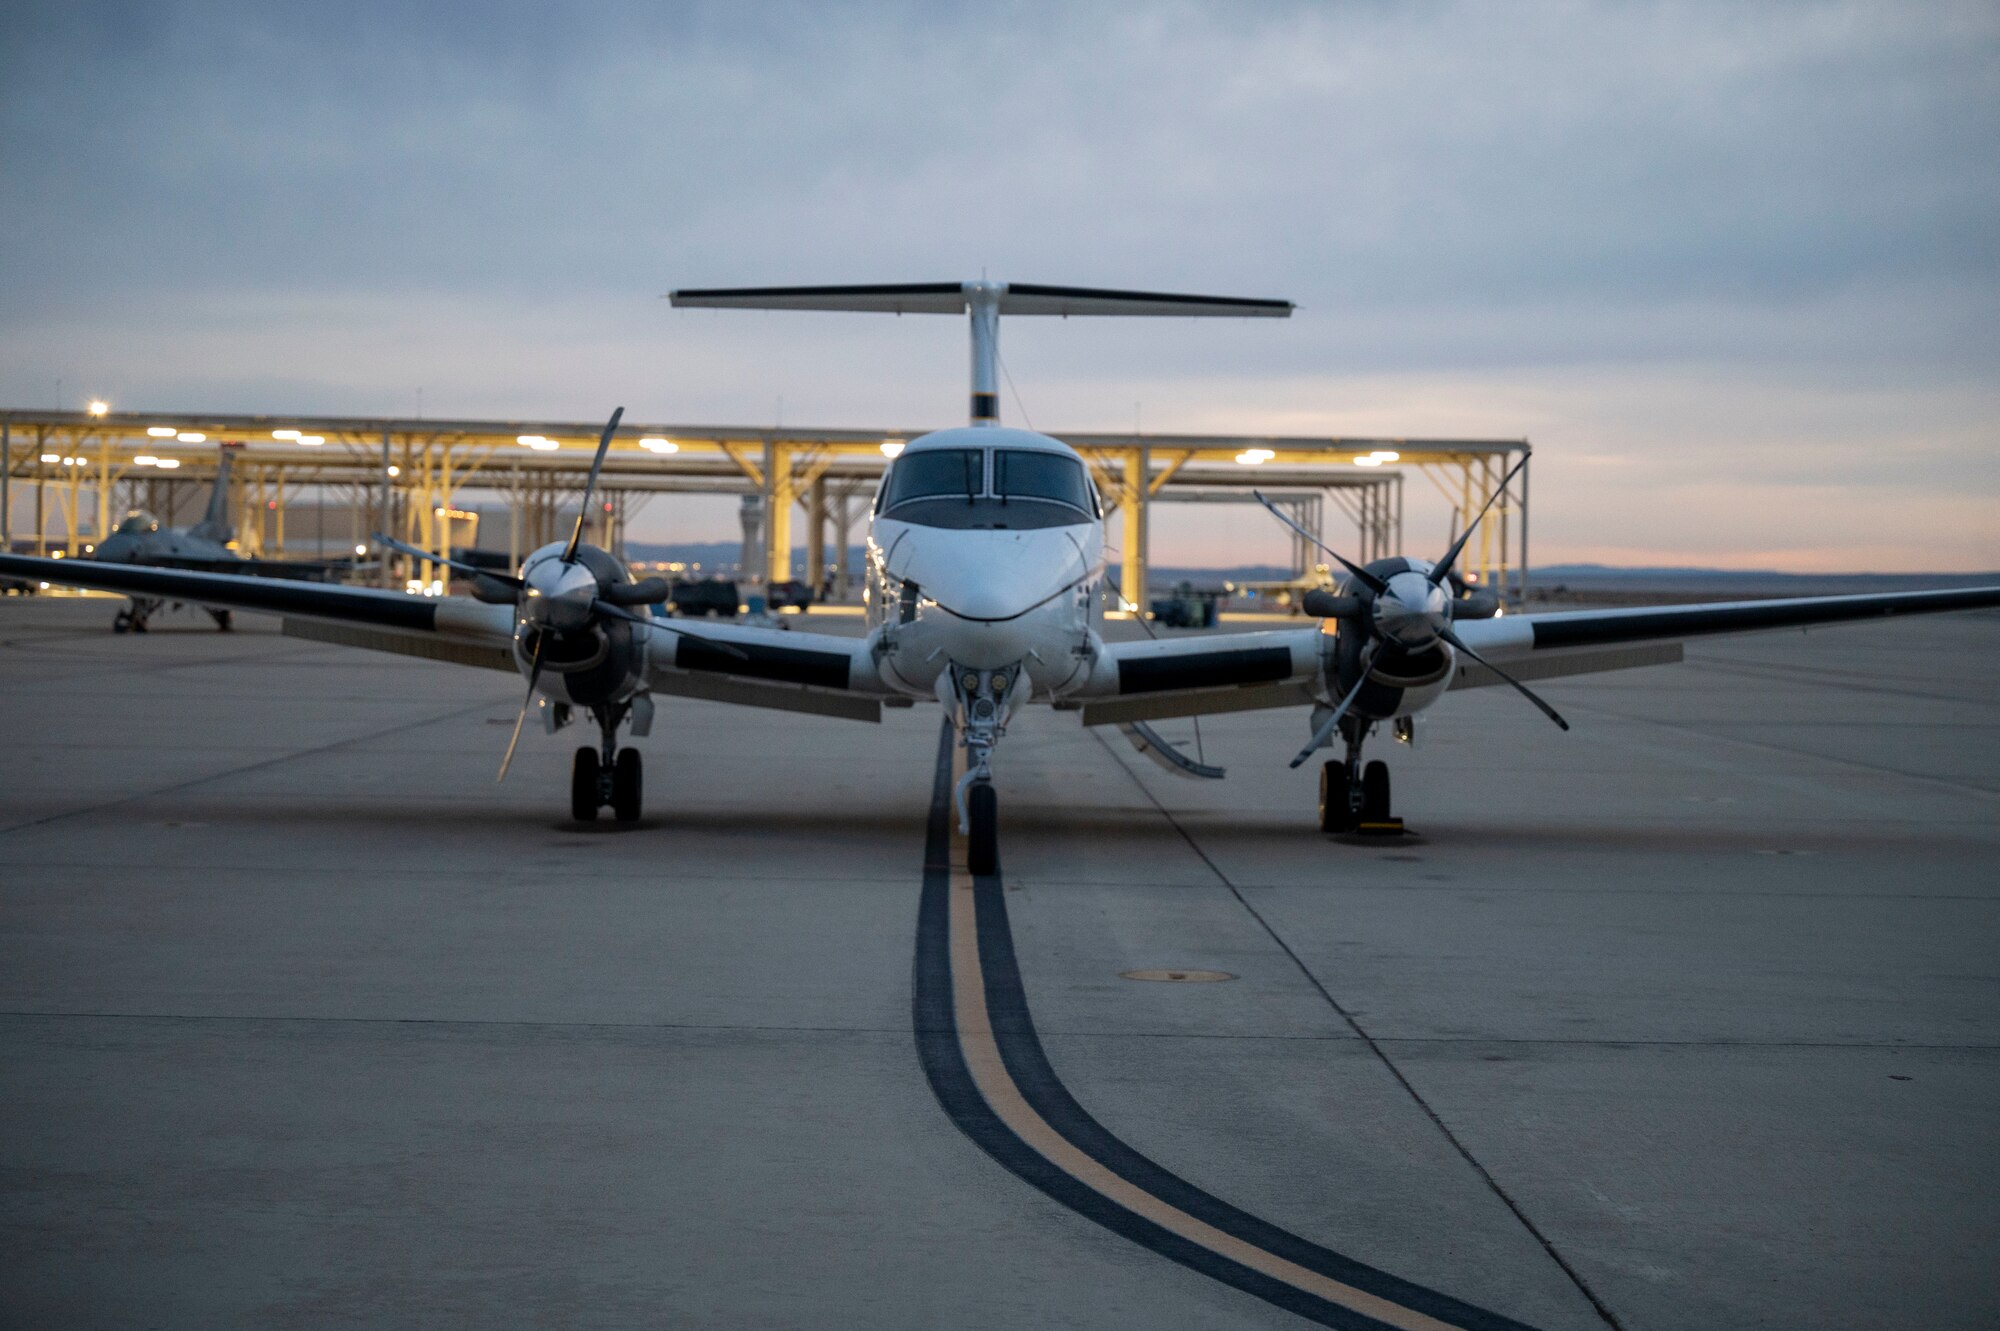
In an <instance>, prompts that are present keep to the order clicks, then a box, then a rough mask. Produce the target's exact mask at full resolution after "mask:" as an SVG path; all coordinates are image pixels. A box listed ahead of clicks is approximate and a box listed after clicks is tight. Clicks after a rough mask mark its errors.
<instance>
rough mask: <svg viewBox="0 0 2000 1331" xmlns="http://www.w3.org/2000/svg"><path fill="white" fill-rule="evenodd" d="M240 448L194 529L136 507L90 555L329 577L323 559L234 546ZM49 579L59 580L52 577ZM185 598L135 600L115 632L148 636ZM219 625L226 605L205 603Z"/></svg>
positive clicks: (223, 466) (223, 461)
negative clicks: (157, 619) (233, 498)
mask: <svg viewBox="0 0 2000 1331" xmlns="http://www.w3.org/2000/svg"><path fill="white" fill-rule="evenodd" d="M235 449H236V446H233V445H230V444H222V445H220V450H221V456H220V457H219V458H218V460H217V462H216V464H215V488H214V489H212V490H210V491H209V495H208V509H207V511H206V512H205V513H204V514H203V515H202V519H201V521H200V522H197V523H195V524H194V525H193V526H192V527H178V528H176V527H168V528H162V527H161V526H160V520H159V519H158V518H156V517H154V516H153V515H152V514H151V513H147V512H144V511H143V510H140V509H133V510H132V511H131V512H129V513H127V514H126V515H125V517H124V519H123V520H122V521H121V522H119V524H118V526H117V528H116V530H114V531H113V532H112V533H111V535H109V536H107V537H105V538H104V539H103V540H102V541H100V542H98V545H97V549H96V550H94V551H93V552H92V553H91V554H90V555H89V556H88V557H89V558H90V559H94V560H96V561H98V562H99V563H104V564H144V565H148V566H150V567H153V568H177V569H189V570H196V571H201V572H211V573H218V572H228V573H250V574H255V575H256V576H258V577H265V578H309V579H317V578H324V577H325V576H326V572H327V570H328V569H329V568H330V567H331V565H328V564H326V563H324V562H321V561H313V562H305V561H299V560H284V559H247V558H245V557H244V556H243V555H240V554H238V553H237V552H236V550H235V549H234V548H232V545H231V542H233V541H234V540H235V539H236V532H235V530H234V527H233V526H232V524H231V523H230V521H229V471H230V463H231V461H232V460H233V459H234V457H235ZM46 581H50V582H53V581H55V579H53V578H50V579H46ZM184 599H185V598H180V597H169V596H143V595H135V596H133V597H132V602H131V604H130V605H129V606H128V607H127V608H126V609H124V610H121V611H119V612H118V613H117V615H115V616H114V617H113V618H112V620H111V630H112V632H114V633H144V632H146V630H147V628H148V627H149V625H150V622H151V620H152V617H153V615H154V614H156V613H157V612H158V611H159V610H160V609H161V607H163V606H171V607H172V608H175V609H178V608H179V607H180V605H181V604H182V603H183V600H184ZM202 608H203V609H204V610H206V611H207V612H208V614H209V616H210V617H211V618H213V619H214V620H215V626H216V627H217V628H218V629H221V630H222V631H223V632H225V633H226V632H228V631H229V628H230V624H231V620H230V612H229V611H228V610H227V609H225V608H223V607H220V606H211V605H203V607H202Z"/></svg>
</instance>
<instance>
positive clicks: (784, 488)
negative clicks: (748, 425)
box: [764, 439, 798, 593]
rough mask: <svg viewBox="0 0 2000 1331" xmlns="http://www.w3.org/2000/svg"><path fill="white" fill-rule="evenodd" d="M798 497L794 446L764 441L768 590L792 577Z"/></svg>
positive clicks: (766, 585)
mask: <svg viewBox="0 0 2000 1331" xmlns="http://www.w3.org/2000/svg"><path fill="white" fill-rule="evenodd" d="M797 499H798V490H797V487H796V486H795V485H794V484H793V482H792V449H791V446H790V445H789V444H781V443H779V442H778V441H777V440H775V439H767V440H765V441H764V589H765V591H766V592H767V593H768V592H769V590H770V589H771V587H772V586H773V585H774V584H776V583H780V582H788V581H790V580H791V576H792V504H793V503H794V502H795V501H796V500H797Z"/></svg>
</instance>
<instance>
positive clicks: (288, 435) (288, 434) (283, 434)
mask: <svg viewBox="0 0 2000 1331" xmlns="http://www.w3.org/2000/svg"><path fill="white" fill-rule="evenodd" d="M271 437H272V438H273V439H296V438H298V437H299V432H298V431H297V430H273V431H271Z"/></svg>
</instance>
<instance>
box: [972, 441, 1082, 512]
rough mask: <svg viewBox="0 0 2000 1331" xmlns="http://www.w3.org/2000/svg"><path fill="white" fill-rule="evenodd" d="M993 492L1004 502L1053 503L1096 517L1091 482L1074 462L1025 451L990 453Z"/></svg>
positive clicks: (1022, 449)
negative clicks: (1022, 500)
mask: <svg viewBox="0 0 2000 1331" xmlns="http://www.w3.org/2000/svg"><path fill="white" fill-rule="evenodd" d="M993 492H994V493H995V494H997V495H999V496H1000V497H1001V498H1003V499H1053V500H1055V501H1056V502H1057V503H1059V504H1069V505H1071V506H1072V507H1075V508H1080V509H1082V510H1083V511H1084V512H1086V513H1095V512H1096V511H1097V508H1096V505H1095V504H1093V503H1092V502H1091V495H1090V482H1089V481H1088V480H1087V479H1085V477H1084V474H1083V467H1082V465H1081V464H1079V463H1078V462H1077V460H1076V459H1075V458H1072V457H1064V456H1063V455H1062V454H1061V453H1042V452H1037V451H1035V450H1032V449H1026V448H1001V449H996V450H994V453H993Z"/></svg>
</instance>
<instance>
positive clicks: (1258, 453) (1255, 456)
mask: <svg viewBox="0 0 2000 1331" xmlns="http://www.w3.org/2000/svg"><path fill="white" fill-rule="evenodd" d="M1276 456H1278V455H1277V454H1276V453H1273V452H1272V451H1271V450H1270V449H1268V448H1246V449H1244V450H1243V451H1242V452H1241V453H1238V454H1237V455H1236V461H1237V462H1238V463H1239V464H1240V465H1242V466H1245V467H1261V466H1262V465H1264V464H1265V463H1266V462H1269V461H1270V460H1271V459H1272V458H1274V457H1276Z"/></svg>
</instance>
